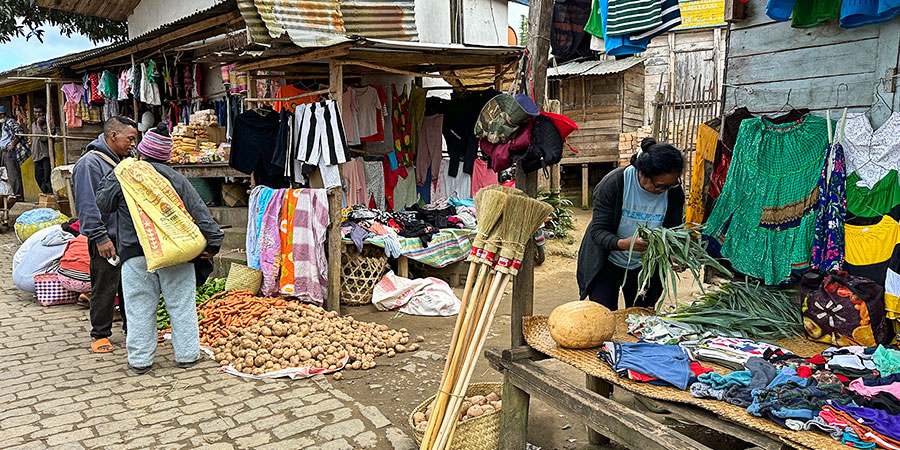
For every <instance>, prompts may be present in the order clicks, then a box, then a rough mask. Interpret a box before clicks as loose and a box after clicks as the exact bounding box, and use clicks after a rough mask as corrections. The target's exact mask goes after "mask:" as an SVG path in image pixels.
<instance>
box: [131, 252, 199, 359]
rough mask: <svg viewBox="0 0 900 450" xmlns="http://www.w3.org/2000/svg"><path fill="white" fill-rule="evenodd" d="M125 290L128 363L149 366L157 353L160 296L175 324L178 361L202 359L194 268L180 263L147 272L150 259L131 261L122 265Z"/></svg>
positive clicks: (173, 337)
mask: <svg viewBox="0 0 900 450" xmlns="http://www.w3.org/2000/svg"><path fill="white" fill-rule="evenodd" d="M122 290H123V291H124V294H125V303H126V304H127V305H128V308H127V309H126V310H125V313H126V314H127V318H128V340H127V343H126V348H127V349H128V364H130V365H131V366H132V367H147V366H149V365H151V364H153V354H154V352H155V351H156V345H157V342H156V337H157V334H156V310H157V306H158V304H159V295H160V294H162V296H163V298H165V303H166V310H167V311H168V312H169V317H170V318H171V323H172V347H173V349H174V350H175V361H177V362H191V361H194V360H196V359H197V358H199V357H200V329H199V326H198V325H197V303H196V296H197V286H196V275H195V273H194V265H193V264H191V263H184V264H178V265H174V266H170V267H163V268H161V269H157V270H156V272H154V273H150V272H147V259H146V258H145V257H143V256H136V257H133V258H129V259H128V260H127V261H125V262H124V263H123V264H122Z"/></svg>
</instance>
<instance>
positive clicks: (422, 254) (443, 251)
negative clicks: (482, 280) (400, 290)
mask: <svg viewBox="0 0 900 450" xmlns="http://www.w3.org/2000/svg"><path fill="white" fill-rule="evenodd" d="M474 238H475V233H474V232H473V231H472V230H468V229H465V230H454V229H450V228H448V229H444V230H441V231H440V232H439V233H438V234H435V235H434V236H433V237H432V238H431V241H430V242H429V244H428V247H425V246H424V245H422V240H421V239H419V238H400V254H401V255H403V256H405V257H407V258H409V259H411V260H413V261H418V262H420V263H422V264H427V265H429V266H431V267H446V266H449V265H450V264H453V263H455V262H458V261H462V260H464V259H466V257H468V256H469V251H471V250H472V239H474ZM366 242H368V243H370V244H373V245H376V246H378V247H384V238H383V237H382V236H376V237H372V238H369V239H366Z"/></svg>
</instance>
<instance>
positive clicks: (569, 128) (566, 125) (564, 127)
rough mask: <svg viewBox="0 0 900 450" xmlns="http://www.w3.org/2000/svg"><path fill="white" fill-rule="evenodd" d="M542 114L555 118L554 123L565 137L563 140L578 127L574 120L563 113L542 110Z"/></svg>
mask: <svg viewBox="0 0 900 450" xmlns="http://www.w3.org/2000/svg"><path fill="white" fill-rule="evenodd" d="M541 114H543V115H545V116H547V117H549V118H550V119H552V120H553V125H556V129H557V130H559V135H560V136H561V137H562V138H563V140H565V139H566V136H568V135H570V134H571V133H572V132H573V131H575V130H577V129H578V125H577V124H576V123H575V121H574V120H572V119H570V118H568V117H566V116H564V115H562V114H556V113H551V112H547V111H541Z"/></svg>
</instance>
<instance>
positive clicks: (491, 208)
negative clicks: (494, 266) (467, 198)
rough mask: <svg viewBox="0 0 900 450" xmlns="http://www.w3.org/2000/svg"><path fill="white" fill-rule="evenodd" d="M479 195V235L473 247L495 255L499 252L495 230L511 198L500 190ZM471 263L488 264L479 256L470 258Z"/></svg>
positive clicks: (490, 190)
mask: <svg viewBox="0 0 900 450" xmlns="http://www.w3.org/2000/svg"><path fill="white" fill-rule="evenodd" d="M478 194H481V199H480V200H481V201H480V204H481V206H480V207H476V213H477V214H478V234H477V235H476V237H475V242H474V243H473V244H472V246H473V247H476V248H480V249H484V250H486V251H489V252H492V253H495V252H496V251H497V245H496V244H495V243H494V241H496V237H497V236H496V233H495V231H494V229H495V228H496V227H497V223H499V222H500V221H501V217H502V216H503V213H504V211H506V210H507V208H506V203H507V202H508V201H509V198H510V197H511V196H510V195H508V194H505V193H503V192H502V191H500V190H498V189H482V190H480V191H478ZM478 194H476V196H478ZM479 208H480V209H479ZM470 256H472V255H470ZM469 261H473V262H482V263H483V262H486V260H485V258H483V257H481V256H479V255H475V256H474V258H470V259H469Z"/></svg>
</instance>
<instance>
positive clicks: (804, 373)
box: [797, 366, 812, 378]
mask: <svg viewBox="0 0 900 450" xmlns="http://www.w3.org/2000/svg"><path fill="white" fill-rule="evenodd" d="M797 376H798V377H800V378H809V377H811V376H812V369H810V368H809V367H806V366H800V367H798V368H797Z"/></svg>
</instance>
